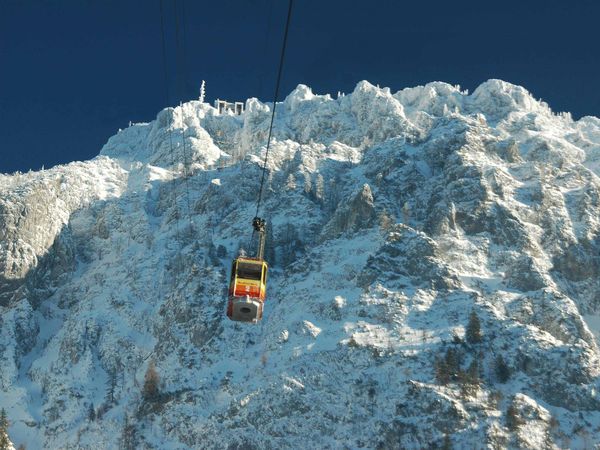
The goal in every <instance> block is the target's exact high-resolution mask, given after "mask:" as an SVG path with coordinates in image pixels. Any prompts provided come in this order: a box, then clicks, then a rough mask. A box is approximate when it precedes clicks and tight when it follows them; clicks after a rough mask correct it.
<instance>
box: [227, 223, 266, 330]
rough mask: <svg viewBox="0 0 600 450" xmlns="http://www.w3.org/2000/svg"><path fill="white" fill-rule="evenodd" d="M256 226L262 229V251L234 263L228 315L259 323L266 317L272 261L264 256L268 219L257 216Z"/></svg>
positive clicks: (259, 244)
mask: <svg viewBox="0 0 600 450" xmlns="http://www.w3.org/2000/svg"><path fill="white" fill-rule="evenodd" d="M252 226H253V227H254V230H256V231H257V232H258V252H257V255H256V258H250V257H246V256H239V257H238V258H236V259H234V260H233V263H232V264H231V280H230V282H229V299H228V302H227V317H229V318H230V319H231V320H235V321H238V322H252V323H257V322H258V321H259V320H260V319H262V315H263V306H264V302H265V299H266V297H267V271H268V270H269V265H268V264H267V262H266V261H265V260H264V259H263V254H264V248H265V234H266V222H265V220H264V219H261V218H259V217H255V218H254V220H253V221H252Z"/></svg>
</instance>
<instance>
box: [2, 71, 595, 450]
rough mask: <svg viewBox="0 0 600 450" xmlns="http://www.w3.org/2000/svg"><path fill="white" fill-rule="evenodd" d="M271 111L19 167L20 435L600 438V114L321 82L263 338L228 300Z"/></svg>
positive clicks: (5, 180)
mask: <svg viewBox="0 0 600 450" xmlns="http://www.w3.org/2000/svg"><path fill="white" fill-rule="evenodd" d="M271 108H272V105H270V104H263V103H261V102H259V101H258V100H256V99H250V100H248V101H247V102H246V112H245V113H244V114H243V115H241V116H234V115H228V114H223V115H219V114H217V112H216V111H215V110H214V109H213V108H212V107H210V106H209V105H207V104H204V103H200V102H196V101H192V102H188V103H185V104H183V105H182V106H181V107H177V108H167V109H165V110H163V111H161V112H160V113H159V114H158V116H157V118H156V120H154V121H153V122H151V123H140V124H134V125H132V126H130V127H129V128H127V129H125V130H121V131H119V133H118V134H116V135H115V136H113V137H111V138H110V139H109V140H108V142H107V144H106V145H105V146H104V148H103V149H102V151H101V153H100V155H99V156H98V157H97V158H95V159H93V160H91V161H87V162H77V163H72V164H69V165H66V166H59V167H55V168H53V169H50V170H45V171H41V172H35V173H27V174H13V175H2V176H0V192H1V195H0V305H1V306H0V360H1V361H0V406H2V407H4V408H6V410H7V412H8V415H9V420H10V422H11V424H10V427H9V436H10V438H11V440H12V441H13V442H14V443H15V445H19V444H25V445H26V447H27V449H30V450H32V449H41V448H90V449H92V448H117V447H119V446H120V447H121V448H170V449H176V448H182V449H183V448H215V449H222V448H227V449H268V448H290V449H298V448H332V449H334V448H352V449H355V448H357V449H358V448H381V449H392V448H432V447H435V446H437V447H445V448H450V447H456V448H501V447H512V448H531V449H539V448H591V446H592V445H593V444H594V443H595V442H600V398H599V397H598V390H599V389H600V361H599V356H600V353H599V350H598V341H597V340H598V339H600V336H599V335H598V333H599V332H600V284H599V281H598V275H599V274H600V256H599V255H600V253H599V251H600V238H599V231H600V219H599V218H600V203H599V197H600V178H599V177H598V175H599V171H600V120H599V119H597V118H594V117H584V118H582V119H580V120H578V121H574V120H572V119H571V117H570V115H569V114H555V113H553V112H552V111H551V110H550V108H549V107H548V106H547V105H546V104H545V103H543V102H541V101H538V100H536V99H535V98H534V97H533V96H532V95H531V94H530V93H529V92H527V91H526V90H525V89H523V88H521V87H518V86H514V85H511V84H509V83H506V82H503V81H499V80H490V81H488V82H485V83H483V84H482V85H481V86H479V87H478V88H477V89H476V90H475V92H473V93H472V94H471V95H469V94H468V93H467V92H462V91H461V90H460V88H459V87H453V86H450V85H448V84H445V83H439V82H436V83H430V84H428V85H426V86H419V87H415V88H408V89H404V90H401V91H399V92H397V93H395V94H393V93H392V92H391V91H390V90H389V89H387V88H385V89H380V88H378V87H375V86H373V85H371V84H369V83H368V82H364V81H363V82H361V83H359V84H358V85H357V87H356V89H355V90H354V92H353V93H351V94H348V95H345V96H344V95H340V96H339V97H338V98H335V99H334V98H331V97H330V96H329V95H315V94H313V93H312V92H311V90H310V89H309V88H308V87H306V86H303V85H300V86H298V87H297V88H296V89H295V90H294V91H293V92H292V93H291V94H290V95H289V96H288V97H287V98H286V99H285V101H284V102H282V104H281V105H280V106H278V108H277V112H278V113H277V116H276V120H275V129H274V136H275V142H274V144H273V145H272V148H271V153H270V158H269V162H268V169H269V170H268V177H267V191H266V196H265V199H264V203H263V206H264V209H263V215H264V217H265V218H266V219H267V220H268V221H269V233H270V235H269V238H270V241H269V245H268V249H267V255H268V257H269V260H270V263H271V266H272V269H271V272H270V279H269V287H268V300H267V303H266V306H265V318H264V320H263V321H262V322H261V323H259V324H258V325H255V326H252V325H247V324H240V323H234V322H230V321H229V320H228V319H227V318H226V317H225V302H226V286H227V282H228V277H229V264H230V262H231V259H232V258H233V257H234V256H235V255H237V253H238V251H239V249H240V248H241V247H243V248H245V249H246V250H250V251H251V250H252V243H251V242H249V241H250V239H251V227H250V223H251V219H252V217H253V216H254V213H255V203H256V197H257V192H258V187H259V183H260V173H261V164H262V163H261V158H262V156H263V155H264V152H265V148H264V146H265V143H266V142H265V141H266V136H267V131H268V124H269V117H270V111H271ZM184 143H185V144H184ZM469 323H470V324H471V325H470V326H468V324H469ZM477 324H479V325H480V330H481V333H478V332H477ZM594 333H596V334H595V335H594ZM149 367H155V372H156V374H157V375H158V377H159V378H160V383H159V386H158V388H159V392H158V394H155V395H153V396H150V395H148V393H147V392H146V391H144V384H145V376H146V374H148V373H149V372H151V370H150V371H149ZM146 378H147V377H146Z"/></svg>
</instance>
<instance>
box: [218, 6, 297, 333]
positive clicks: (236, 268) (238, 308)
mask: <svg viewBox="0 0 600 450" xmlns="http://www.w3.org/2000/svg"><path fill="white" fill-rule="evenodd" d="M292 5H293V0H289V4H288V12H287V21H286V24H285V33H284V35H283V45H282V46H281V58H280V60H279V71H278V73H277V83H276V84H275V96H274V99H273V109H272V111H271V123H270V124H269V134H268V136H267V149H266V151H265V160H264V163H263V168H262V176H261V179H260V189H259V190H258V199H257V202H256V214H255V215H254V219H253V220H252V227H253V228H254V231H256V232H258V252H257V255H256V258H247V257H245V256H244V257H242V256H239V257H238V258H236V259H234V260H233V264H232V265H231V281H230V282H229V298H228V301H227V317H229V318H230V319H231V320H235V321H238V322H252V323H257V322H258V321H259V320H260V319H262V315H263V306H264V303H265V299H266V296H267V271H268V269H269V266H268V264H267V262H266V261H265V260H264V259H263V255H264V250H265V237H266V225H267V224H266V222H265V220H264V219H261V218H260V217H258V214H259V211H260V203H261V201H262V194H263V187H264V184H265V174H266V173H267V161H268V160H269V149H270V147H271V136H272V134H273V121H274V120H275V109H276V108H277V99H278V98H279V85H280V83H281V72H282V69H283V61H284V59H285V48H286V43H287V36H288V30H289V28H290V18H291V16H292Z"/></svg>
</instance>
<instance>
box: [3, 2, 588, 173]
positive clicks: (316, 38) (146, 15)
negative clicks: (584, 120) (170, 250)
mask: <svg viewBox="0 0 600 450" xmlns="http://www.w3.org/2000/svg"><path fill="white" fill-rule="evenodd" d="M174 6H175V4H174V2H172V1H171V0H164V7H165V8H164V9H165V11H164V18H165V27H166V33H167V58H168V59H169V65H168V70H169V84H168V85H169V90H170V98H169V101H168V103H167V101H166V99H165V82H164V76H163V65H162V54H161V38H160V36H161V34H160V13H159V11H160V9H159V1H158V0H147V1H127V0H122V1H110V0H103V1H100V0H98V1H90V0H87V1H86V0H61V1H49V0H47V1H27V0H0V172H12V171H15V170H21V171H26V170H28V169H30V168H32V169H39V168H40V167H41V166H42V165H44V166H45V167H47V168H48V167H50V166H52V165H55V164H58V163H64V162H68V161H72V160H82V159H88V158H91V157H93V156H95V155H96V154H98V152H99V151H100V148H101V147H102V145H103V144H104V143H105V142H106V140H107V139H108V138H109V137H110V136H111V135H113V134H114V133H115V132H116V131H117V129H118V128H124V127H126V126H127V124H128V122H129V121H130V120H132V121H134V122H135V121H150V120H152V119H153V118H154V117H155V116H156V113H157V112H158V111H159V110H160V109H161V108H163V107H165V106H166V105H167V104H169V105H173V104H175V103H178V101H179V99H181V98H183V99H191V98H197V96H198V88H199V85H200V81H201V80H202V79H205V80H206V83H207V99H208V100H210V101H212V100H213V99H214V98H216V97H219V98H224V99H229V100H243V99H246V98H248V97H251V96H256V97H258V98H260V99H261V100H272V96H273V90H274V84H275V77H276V69H277V67H276V64H277V62H278V58H279V51H280V45H281V37H282V33H283V25H284V21H285V14H286V10H287V1H286V0H214V1H212V0H211V1H208V0H207V1H192V0H179V1H178V2H177V8H178V11H179V14H178V17H179V18H180V21H181V20H183V19H184V18H185V40H183V39H182V41H183V42H184V44H185V51H183V44H182V45H181V46H180V48H181V49H182V50H181V51H180V58H179V61H180V63H179V64H176V60H177V53H176V49H177V47H176V45H175V17H176V16H175V8H174ZM599 17H600V2H597V1H592V0H580V1H573V2H569V1H566V0H561V1H555V0H546V1H537V0H535V1H531V0H530V1H525V0H521V1H515V0H504V1H494V2H491V1H490V2H484V1H481V0H479V1H466V0H456V1H453V2H448V1H427V0H420V1H400V0H397V1H391V0H389V1H385V0H369V1H354V0H295V7H294V13H293V17H292V24H291V27H290V35H289V42H288V51H287V57H286V66H285V68H284V73H283V84H282V95H283V96H285V95H286V94H287V93H289V91H290V90H291V89H293V88H294V87H295V86H296V85H297V84H298V83H304V84H307V85H309V86H311V87H312V88H313V90H314V91H315V92H317V93H332V94H335V93H337V91H338V90H339V91H345V92H350V91H352V89H353V88H354V86H355V84H356V83H357V82H358V81H360V80H362V79H367V80H369V81H371V82H372V83H379V84H380V85H382V86H389V87H390V88H391V89H392V90H393V91H396V90H399V89H401V88H403V87H406V86H414V85H418V84H424V83H427V82H429V81H434V80H440V81H446V82H449V83H452V84H460V85H461V86H462V87H464V88H468V89H470V90H473V89H474V88H475V87H476V86H477V85H479V84H480V83H481V82H483V81H485V80H487V79H489V78H501V79H504V80H507V81H510V82H512V83H515V84H520V85H523V86H525V87H526V88H527V89H529V90H530V91H531V92H533V94H534V95H535V96H536V97H538V98H543V99H544V100H545V101H547V102H548V103H549V104H550V106H551V107H552V108H553V109H554V110H557V111H571V112H572V113H573V115H574V117H576V118H578V117H581V116H583V115H599V114H600V113H599V108H600V89H598V88H597V86H598V80H600V60H599V58H598V53H599V52H598V50H597V46H598V44H599V43H600V32H599V29H600V27H598V23H597V22H598V18H599ZM180 30H183V25H182V24H181V23H180ZM181 34H183V31H182V33H181ZM183 53H185V58H184V55H183ZM177 66H179V67H180V70H179V71H176V67H177ZM183 67H185V70H182V68H183ZM176 73H180V74H182V73H185V74H186V75H187V77H186V78H187V80H186V82H185V83H178V82H177V76H176ZM182 85H184V86H182Z"/></svg>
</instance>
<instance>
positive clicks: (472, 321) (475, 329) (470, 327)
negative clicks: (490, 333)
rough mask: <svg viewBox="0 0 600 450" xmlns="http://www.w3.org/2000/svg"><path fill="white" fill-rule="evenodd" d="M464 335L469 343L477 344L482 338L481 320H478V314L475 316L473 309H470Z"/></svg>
mask: <svg viewBox="0 0 600 450" xmlns="http://www.w3.org/2000/svg"><path fill="white" fill-rule="evenodd" d="M466 336H467V342H468V343H469V344H479V343H480V342H481V341H482V339H483V336H482V334H481V322H480V321H479V316H477V313H476V312H475V311H474V310H473V311H471V314H470V315H469V323H468V324H467V330H466Z"/></svg>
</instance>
